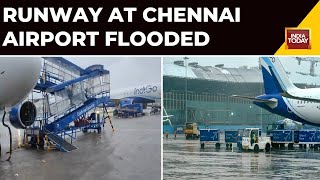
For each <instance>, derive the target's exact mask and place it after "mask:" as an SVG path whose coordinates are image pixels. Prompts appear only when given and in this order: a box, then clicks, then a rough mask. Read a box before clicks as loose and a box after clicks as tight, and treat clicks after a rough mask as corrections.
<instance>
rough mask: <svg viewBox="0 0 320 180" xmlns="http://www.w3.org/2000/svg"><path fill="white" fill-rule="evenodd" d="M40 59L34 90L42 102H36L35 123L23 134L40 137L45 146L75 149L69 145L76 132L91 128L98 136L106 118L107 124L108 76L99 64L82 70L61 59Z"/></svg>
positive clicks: (106, 71)
mask: <svg viewBox="0 0 320 180" xmlns="http://www.w3.org/2000/svg"><path fill="white" fill-rule="evenodd" d="M43 59H44V63H43V68H42V71H41V75H40V78H39V81H38V84H37V86H36V87H35V90H37V91H39V92H40V93H41V94H42V100H41V101H38V102H37V103H38V105H39V106H42V108H38V109H37V110H38V117H37V124H36V125H33V126H32V127H30V128H29V133H27V134H28V135H30V134H32V135H33V137H35V134H36V135H37V137H40V141H42V143H40V145H42V144H44V141H46V143H47V145H48V147H50V146H53V147H55V148H58V149H60V150H61V151H64V152H69V151H73V150H75V149H77V147H75V146H74V145H72V141H73V139H75V138H76V135H77V132H80V131H83V132H87V131H88V130H91V129H93V130H94V131H97V132H98V133H100V132H101V128H102V127H104V124H105V122H106V119H107V118H108V119H109V122H110V124H111V120H110V117H109V115H108V112H107V109H106V107H107V106H108V104H109V102H110V73H109V71H108V70H105V69H104V67H103V65H93V66H90V67H88V68H86V69H82V68H80V67H79V66H77V65H75V64H73V63H71V62H69V61H67V60H65V59H63V58H52V57H50V58H43ZM39 111H40V112H39ZM100 116H102V117H100ZM111 127H112V124H111ZM112 129H113V127H112ZM27 131H28V129H27ZM34 139H35V138H34ZM38 142H39V138H38Z"/></svg>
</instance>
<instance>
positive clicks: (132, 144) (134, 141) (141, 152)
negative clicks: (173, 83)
mask: <svg viewBox="0 0 320 180" xmlns="http://www.w3.org/2000/svg"><path fill="white" fill-rule="evenodd" d="M112 123H113V125H114V127H115V132H112V130H111V127H110V125H109V123H108V122H107V123H106V124H105V127H104V130H102V133H101V134H98V133H95V132H89V133H86V134H84V133H82V132H81V133H79V136H78V137H77V139H76V141H75V142H74V145H75V146H77V147H78V148H79V149H78V150H75V151H73V152H68V153H64V152H60V151H51V152H48V151H47V150H34V149H24V148H20V149H17V150H15V151H14V153H13V155H12V159H11V161H10V162H7V161H4V160H5V157H7V155H4V150H3V151H2V152H3V154H2V157H1V162H0V179H1V180H2V179H3V180H11V179H13V180H16V179H19V180H20V179H21V180H30V179H32V180H43V179H46V180H57V179H59V180H71V179H72V180H73V179H75V180H88V179H111V180H113V179H114V180H122V179H134V180H135V179H137V180H140V179H146V180H149V179H160V175H161V167H160V166H161V163H160V162H161V161H160V160H161V154H160V153H161V145H160V143H161V139H160V133H161V130H160V129H161V117H160V115H150V116H149V115H148V116H144V117H138V118H127V119H118V118H112ZM0 127H1V128H0V132H1V140H2V141H1V143H2V145H3V146H4V148H5V149H8V148H7V141H6V139H7V138H6V136H7V130H6V129H5V128H3V127H2V126H0ZM14 134H15V136H14V144H15V145H14V146H15V147H16V146H17V143H18V141H20V140H18V139H19V138H18V137H19V136H18V131H17V130H14Z"/></svg>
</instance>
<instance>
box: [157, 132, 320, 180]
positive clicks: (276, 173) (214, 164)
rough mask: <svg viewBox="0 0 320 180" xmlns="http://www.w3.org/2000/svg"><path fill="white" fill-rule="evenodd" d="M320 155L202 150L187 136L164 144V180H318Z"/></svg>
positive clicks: (288, 151) (276, 151)
mask: <svg viewBox="0 0 320 180" xmlns="http://www.w3.org/2000/svg"><path fill="white" fill-rule="evenodd" d="M319 176H320V151H314V150H311V149H309V150H299V148H297V147H296V148H295V150H273V151H271V152H270V153H265V152H260V153H253V152H241V151H238V150H237V148H236V147H234V149H233V150H226V148H225V145H224V144H223V145H221V149H220V150H217V149H215V147H214V146H213V145H207V146H205V148H204V149H201V148H200V143H199V141H198V140H185V139H184V136H178V138H177V140H174V139H173V138H172V137H171V138H170V137H169V139H164V140H163V178H164V179H246V180H247V179H271V178H272V179H318V177H319Z"/></svg>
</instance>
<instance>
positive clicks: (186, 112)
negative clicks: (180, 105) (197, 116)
mask: <svg viewBox="0 0 320 180" xmlns="http://www.w3.org/2000/svg"><path fill="white" fill-rule="evenodd" d="M183 59H184V66H185V73H186V74H185V84H184V85H185V87H184V88H185V94H184V98H185V99H184V100H185V116H186V122H188V108H187V107H188V106H187V92H188V82H187V78H188V59H189V58H188V57H184V58H183Z"/></svg>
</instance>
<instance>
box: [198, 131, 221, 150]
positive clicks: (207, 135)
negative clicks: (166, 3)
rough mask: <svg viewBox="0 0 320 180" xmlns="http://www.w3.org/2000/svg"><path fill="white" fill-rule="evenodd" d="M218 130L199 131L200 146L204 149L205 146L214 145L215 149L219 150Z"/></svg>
mask: <svg viewBox="0 0 320 180" xmlns="http://www.w3.org/2000/svg"><path fill="white" fill-rule="evenodd" d="M219 132H220V130H219V129H200V144H201V148H204V145H205V144H208V143H215V145H216V148H220V141H219V140H220V138H219V137H220V135H219Z"/></svg>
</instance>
